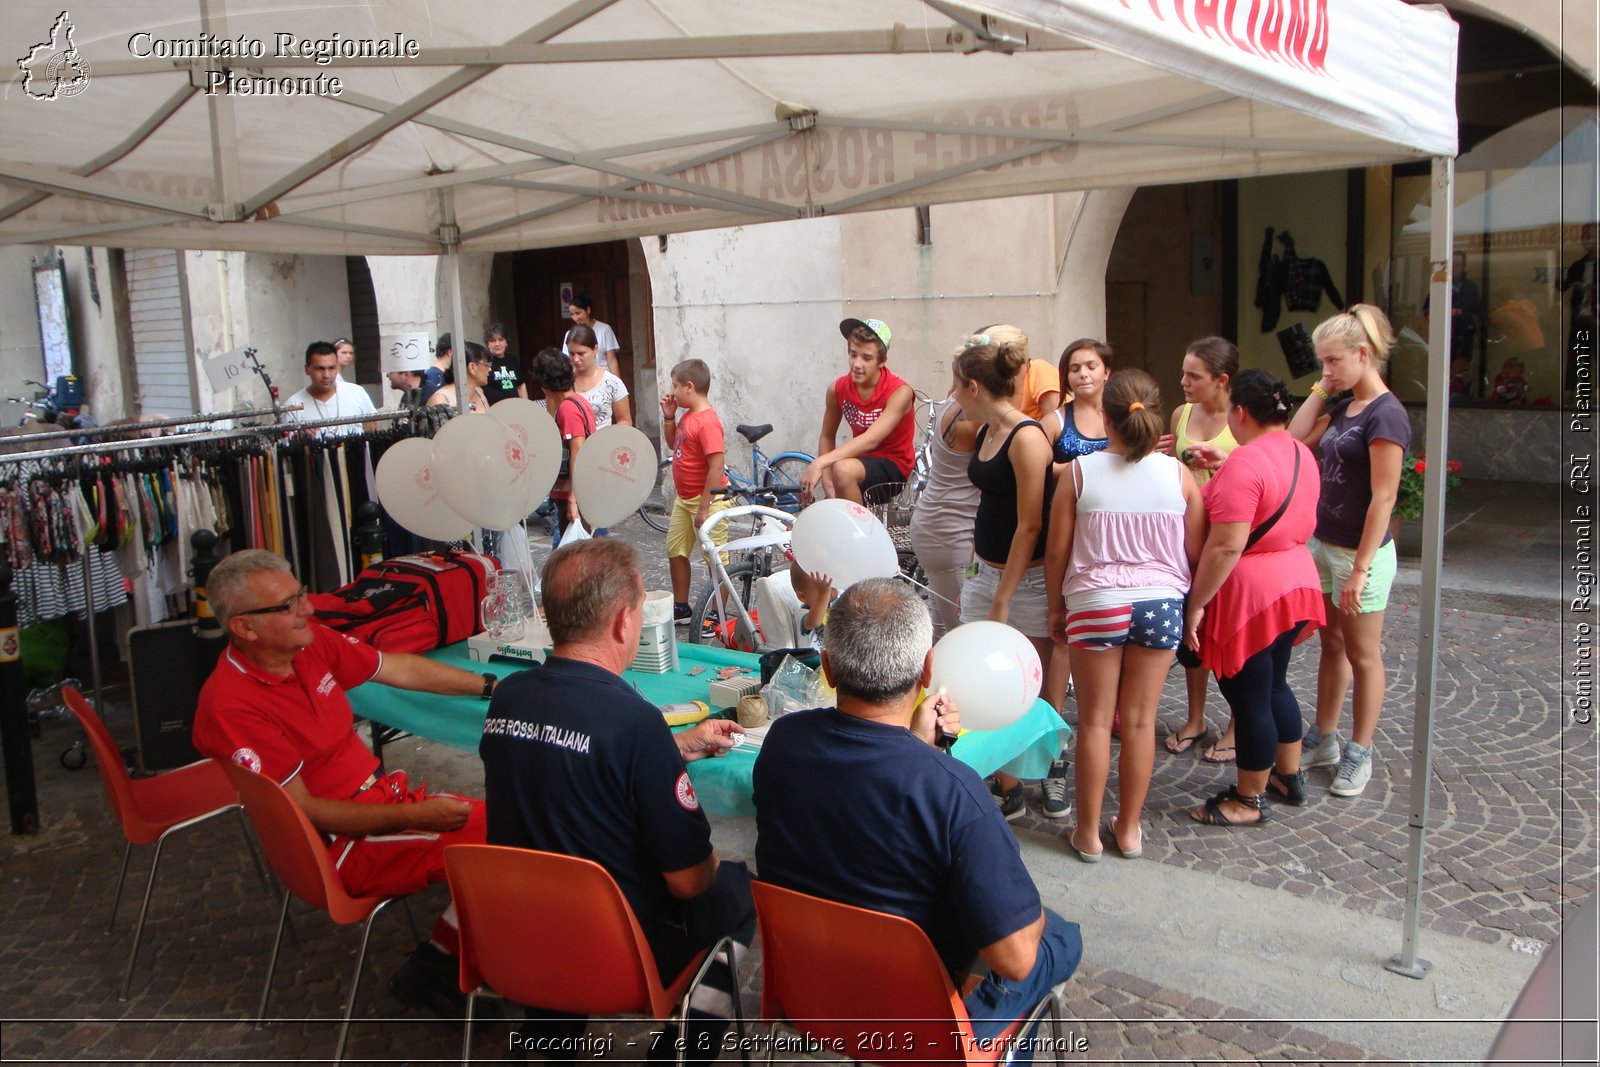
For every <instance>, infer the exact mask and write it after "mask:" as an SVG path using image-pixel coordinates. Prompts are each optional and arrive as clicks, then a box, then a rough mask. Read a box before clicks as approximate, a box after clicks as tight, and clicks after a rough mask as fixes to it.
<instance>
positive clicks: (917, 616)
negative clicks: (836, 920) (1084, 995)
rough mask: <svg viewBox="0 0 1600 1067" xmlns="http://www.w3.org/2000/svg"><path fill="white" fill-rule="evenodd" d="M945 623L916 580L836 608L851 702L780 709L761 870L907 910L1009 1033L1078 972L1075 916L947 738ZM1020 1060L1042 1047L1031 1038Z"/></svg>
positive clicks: (829, 642)
mask: <svg viewBox="0 0 1600 1067" xmlns="http://www.w3.org/2000/svg"><path fill="white" fill-rule="evenodd" d="M932 644H933V621H932V619H931V618H930V617H929V615H928V609H927V607H926V606H925V605H924V604H923V603H922V601H921V600H919V599H918V598H917V595H916V592H915V591H914V590H913V589H912V588H911V587H910V586H908V585H906V584H904V583H902V582H899V581H897V580H895V579H890V578H873V579H868V580H866V581H862V582H857V583H856V584H855V585H853V586H851V587H850V588H849V589H847V590H845V593H844V595H843V596H841V597H840V598H839V599H838V600H837V601H835V602H834V605H833V608H832V610H830V612H829V613H828V628H827V634H826V637H825V638H824V641H823V651H822V670H823V673H824V674H825V675H826V676H827V678H828V681H829V682H830V683H831V684H832V685H833V686H834V688H835V689H836V690H837V691H838V694H839V706H838V707H837V708H836V709H835V708H818V709H816V710H813V711H798V712H794V713H792V714H789V715H785V716H783V717H782V718H780V719H778V720H777V721H776V722H774V723H773V724H772V726H771V728H770V729H769V730H768V732H767V737H766V740H765V741H764V742H763V743H762V746H761V755H760V756H759V757H758V758H757V759H756V766H755V805H756V869H757V870H759V871H760V872H761V878H762V880H763V881H766V882H771V883H772V884H774V885H778V886H782V887H784V888H785V889H793V890H796V891H798V892H801V893H807V894H810V895H812V896H817V897H822V898H824V899H827V900H834V901H838V902H840V903H844V904H850V905H853V906H855V907H859V908H871V909H873V910H876V911H884V912H889V913H891V914H894V915H900V916H903V917H905V918H908V919H910V920H911V921H912V922H915V923H916V924H917V925H918V926H920V927H922V929H923V930H924V931H925V932H926V933H927V935H928V939H929V940H930V941H931V942H932V943H933V947H934V949H935V950H936V951H937V952H938V953H939V957H940V959H942V960H943V961H944V964H945V967H946V969H947V970H948V971H949V972H950V977H951V980H952V981H953V982H954V984H955V986H956V988H957V989H959V988H961V986H962V981H961V979H962V975H963V974H964V973H966V972H967V971H969V970H971V969H972V968H971V964H972V963H973V962H974V957H978V958H980V959H981V961H982V964H983V966H984V968H986V969H987V972H988V973H987V977H986V978H985V979H984V980H983V981H982V982H981V983H979V985H978V986H977V988H976V989H974V990H973V991H972V993H970V994H969V995H968V996H967V998H966V1006H967V1014H968V1015H969V1016H970V1017H971V1019H972V1029H973V1034H974V1036H975V1037H977V1038H978V1039H980V1040H984V1039H990V1038H993V1037H995V1036H996V1035H998V1034H1000V1033H1002V1032H1003V1031H1004V1030H1005V1029H1006V1028H1007V1027H1009V1026H1010V1025H1011V1024H1012V1023H1014V1022H1015V1021H1016V1020H1017V1019H1019V1018H1022V1017H1024V1016H1026V1015H1027V1014H1028V1012H1029V1011H1031V1010H1032V1008H1033V1006H1034V1005H1035V1004H1037V1003H1038V1002H1039V1001H1040V1000H1041V999H1043V997H1044V995H1045V994H1046V993H1047V992H1048V991H1049V990H1050V989H1051V987H1053V986H1055V985H1057V984H1059V983H1061V982H1064V981H1066V980H1067V979H1068V978H1069V977H1071V976H1072V972H1073V971H1074V970H1076V969H1077V966H1078V961H1079V959H1080V958H1081V957H1082V955H1083V942H1082V940H1081V938H1080V936H1079V933H1078V925H1077V924H1076V923H1070V922H1067V921H1066V920H1065V919H1062V918H1061V917H1060V916H1058V915H1056V914H1055V913H1054V912H1051V911H1047V910H1045V909H1044V908H1043V907H1042V906H1041V904H1040V900H1039V891H1038V890H1037V889H1036V888H1035V887H1034V884H1033V878H1032V876H1030V875H1029V874H1028V870H1027V868H1026V867H1025V866H1023V863H1022V852H1021V849H1019V848H1018V847H1017V840H1016V838H1015V837H1013V836H1012V834H1011V829H1010V827H1009V826H1008V825H1007V823H1006V821H1005V819H1004V817H1002V816H1001V814H1000V810H999V809H998V808H996V807H995V805H994V801H993V799H991V797H990V796H989V790H988V788H987V787H986V786H985V785H984V784H983V779H981V778H979V777H978V774H977V772H976V771H974V770H973V769H972V768H970V767H968V766H967V765H966V764H964V763H961V762H960V761H959V760H956V759H954V758H952V757H951V756H949V755H947V754H946V753H944V752H942V751H940V749H939V748H938V747H937V746H936V741H937V740H938V739H939V737H940V735H941V734H949V733H953V732H955V731H956V730H957V729H958V728H959V724H960V713H959V709H957V708H955V707H954V706H953V705H952V704H951V702H950V700H949V698H948V697H946V696H944V694H943V693H942V692H941V693H936V694H932V695H930V696H929V697H928V699H926V700H924V701H922V702H921V703H920V704H919V703H918V696H919V694H920V692H921V691H922V689H923V688H924V687H926V686H927V684H928V680H929V678H930V677H931V674H932V670H933V650H932ZM1016 1058H1017V1060H1018V1061H1019V1062H1021V1061H1025V1060H1028V1059H1031V1058H1032V1054H1031V1049H1030V1048H1029V1046H1027V1045H1026V1044H1024V1045H1023V1046H1021V1047H1020V1048H1019V1049H1018V1053H1017V1057H1016Z"/></svg>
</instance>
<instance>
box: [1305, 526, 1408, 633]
mask: <svg viewBox="0 0 1600 1067" xmlns="http://www.w3.org/2000/svg"><path fill="white" fill-rule="evenodd" d="M1306 547H1307V548H1309V549H1310V550H1311V558H1312V559H1314V560H1316V562H1317V575H1318V577H1320V578H1321V579H1322V591H1323V592H1324V593H1326V594H1327V595H1328V596H1330V597H1333V598H1334V599H1335V600H1336V601H1337V599H1338V597H1339V590H1340V589H1343V588H1344V583H1345V582H1347V581H1349V580H1350V572H1351V571H1353V570H1355V569H1356V550H1355V549H1353V548H1340V547H1339V546H1338V545H1330V544H1328V543H1327V542H1325V541H1318V540H1317V539H1316V538H1315V537H1313V538H1312V539H1311V540H1310V541H1308V542H1306ZM1394 571H1395V555H1394V540H1393V539H1392V538H1391V539H1390V540H1389V542H1388V543H1387V544H1385V545H1384V546H1383V547H1382V548H1380V549H1378V554H1377V555H1376V556H1373V557H1372V566H1371V567H1369V568H1368V569H1367V584H1366V586H1365V588H1363V589H1362V590H1361V600H1360V602H1359V603H1358V605H1357V608H1356V612H1357V614H1360V615H1370V614H1372V613H1373V612H1375V611H1382V610H1383V609H1384V608H1387V607H1388V606H1389V587H1390V586H1392V585H1394Z"/></svg>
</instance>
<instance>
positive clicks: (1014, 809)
mask: <svg viewBox="0 0 1600 1067" xmlns="http://www.w3.org/2000/svg"><path fill="white" fill-rule="evenodd" d="M989 792H991V793H993V794H994V799H995V803H997V804H999V805H1000V814H1001V815H1004V816H1005V817H1006V821H1007V822H1010V821H1011V820H1012V819H1018V818H1021V817H1022V813H1023V812H1025V811H1027V810H1028V806H1027V803H1026V802H1025V801H1024V800H1023V798H1022V783H1021V782H1018V783H1017V784H1016V785H1014V786H1012V787H1011V791H1010V792H1009V793H1002V792H1001V791H1000V783H999V782H998V781H997V780H996V779H993V778H991V779H989Z"/></svg>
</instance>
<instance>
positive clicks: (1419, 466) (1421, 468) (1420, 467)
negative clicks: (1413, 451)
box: [1411, 458, 1428, 474]
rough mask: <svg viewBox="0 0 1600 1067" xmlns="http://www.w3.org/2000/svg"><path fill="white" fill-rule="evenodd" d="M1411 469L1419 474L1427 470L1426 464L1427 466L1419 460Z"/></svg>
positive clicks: (1423, 461)
mask: <svg viewBox="0 0 1600 1067" xmlns="http://www.w3.org/2000/svg"><path fill="white" fill-rule="evenodd" d="M1411 469H1412V470H1414V471H1416V472H1417V473H1418V474H1421V473H1422V472H1423V471H1425V470H1427V469H1428V464H1427V462H1426V461H1425V460H1422V459H1420V458H1419V459H1418V460H1417V465H1416V466H1414V467H1412V468H1411Z"/></svg>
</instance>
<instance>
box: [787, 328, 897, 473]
mask: <svg viewBox="0 0 1600 1067" xmlns="http://www.w3.org/2000/svg"><path fill="white" fill-rule="evenodd" d="M839 332H840V333H841V334H843V335H844V339H845V351H846V354H847V355H848V357H849V361H850V372H849V373H848V374H844V375H841V376H840V377H839V378H838V379H837V380H836V381H834V383H833V384H832V385H830V386H829V387H828V392H827V395H826V397H825V398H824V405H823V413H822V435H821V436H820V437H819V438H818V439H817V458H816V459H814V460H812V461H811V466H809V467H807V468H806V472H805V474H804V475H803V476H802V478H801V484H802V485H803V486H804V487H805V491H806V493H807V494H811V493H814V492H815V491H816V488H817V486H818V485H819V484H820V485H821V486H822V487H823V489H825V490H826V491H827V494H828V495H829V496H836V497H843V498H844V499H845V500H853V501H855V502H856V503H857V504H859V503H861V502H862V493H863V492H865V491H866V490H868V489H871V488H873V487H874V486H878V485H885V484H888V483H890V482H904V481H905V480H906V476H907V475H908V474H910V473H911V463H912V460H913V458H914V446H913V444H912V436H913V434H914V433H915V432H916V425H915V420H914V419H910V418H907V417H906V416H907V415H909V414H910V413H911V405H912V403H913V401H914V399H915V393H914V391H913V390H912V388H911V386H910V385H908V384H907V383H906V381H905V380H904V379H903V378H901V377H899V376H898V375H896V374H895V373H894V372H893V371H891V370H890V369H889V368H888V366H887V364H888V362H889V327H888V326H887V325H886V324H885V323H883V322H882V321H880V320H878V319H845V320H844V321H843V322H841V323H840V324H839ZM840 422H844V423H845V424H846V425H848V426H849V427H850V440H848V441H846V442H845V443H844V444H842V445H841V444H839V443H838V440H837V439H838V435H839V423H840Z"/></svg>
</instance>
